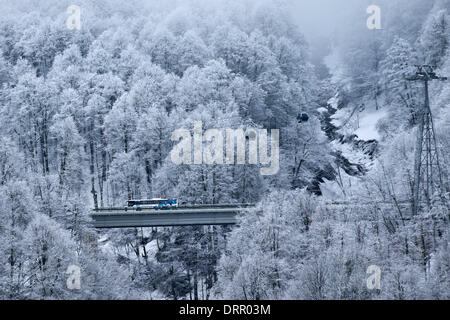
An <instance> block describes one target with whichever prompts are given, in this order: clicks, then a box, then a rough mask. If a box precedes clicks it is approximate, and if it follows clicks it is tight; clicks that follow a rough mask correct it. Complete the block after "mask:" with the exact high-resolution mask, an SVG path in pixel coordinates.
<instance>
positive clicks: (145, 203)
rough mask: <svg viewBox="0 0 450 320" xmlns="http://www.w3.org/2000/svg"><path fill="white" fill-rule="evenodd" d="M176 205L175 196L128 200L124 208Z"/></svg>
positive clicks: (162, 207) (138, 208)
mask: <svg viewBox="0 0 450 320" xmlns="http://www.w3.org/2000/svg"><path fill="white" fill-rule="evenodd" d="M176 207H178V200H177V199H176V198H168V199H162V198H153V199H142V200H128V201H127V205H126V207H125V210H127V209H131V208H134V209H136V210H142V209H155V210H159V209H172V208H176Z"/></svg>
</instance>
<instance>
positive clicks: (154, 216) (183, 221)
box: [91, 206, 246, 228]
mask: <svg viewBox="0 0 450 320" xmlns="http://www.w3.org/2000/svg"><path fill="white" fill-rule="evenodd" d="M243 210H246V209H245V208H242V207H236V206H234V207H231V206H230V207H226V208H223V207H217V206H216V207H209V208H205V207H199V208H192V207H190V208H189V209H188V208H178V209H171V210H154V209H147V210H145V209H144V210H140V211H137V210H127V211H125V209H123V208H122V209H119V208H111V209H107V208H104V209H101V210H96V211H94V212H93V213H92V214H91V217H92V219H93V220H94V227H96V228H129V227H168V226H192V225H227V224H235V223H236V214H238V213H239V212H241V211H243Z"/></svg>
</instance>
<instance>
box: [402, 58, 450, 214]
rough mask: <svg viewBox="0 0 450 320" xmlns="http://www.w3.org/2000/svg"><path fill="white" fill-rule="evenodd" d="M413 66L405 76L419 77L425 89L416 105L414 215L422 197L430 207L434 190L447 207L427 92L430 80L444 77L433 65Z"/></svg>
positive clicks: (410, 79)
mask: <svg viewBox="0 0 450 320" xmlns="http://www.w3.org/2000/svg"><path fill="white" fill-rule="evenodd" d="M416 67H417V72H416V74H415V75H413V76H409V77H406V80H408V81H422V82H423V83H424V90H425V92H424V94H425V103H424V104H423V105H421V106H420V107H419V110H418V112H417V115H418V128H417V136H416V148H415V158H414V188H413V207H412V211H413V215H417V213H418V211H419V208H420V202H421V201H423V200H425V202H426V204H427V206H428V208H431V200H432V197H433V195H434V193H435V192H436V191H438V192H439V196H440V198H441V199H442V200H443V201H444V205H445V206H447V207H448V203H447V201H446V199H445V196H444V183H443V178H442V170H441V166H440V163H439V152H438V148H437V143H436V135H435V131H434V124H433V117H432V114H431V109H430V98H429V92H428V83H429V81H432V80H439V81H445V80H447V78H446V77H439V76H437V75H436V73H435V72H434V67H432V66H429V65H418V66H416ZM422 198H424V199H422Z"/></svg>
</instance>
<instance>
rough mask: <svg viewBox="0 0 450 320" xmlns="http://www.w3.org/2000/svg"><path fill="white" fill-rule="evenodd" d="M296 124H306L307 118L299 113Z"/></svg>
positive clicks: (304, 114)
mask: <svg viewBox="0 0 450 320" xmlns="http://www.w3.org/2000/svg"><path fill="white" fill-rule="evenodd" d="M297 120H298V123H302V122H308V120H309V116H308V115H307V114H306V113H300V114H299V115H298V116H297Z"/></svg>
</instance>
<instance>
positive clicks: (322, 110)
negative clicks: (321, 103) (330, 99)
mask: <svg viewBox="0 0 450 320" xmlns="http://www.w3.org/2000/svg"><path fill="white" fill-rule="evenodd" d="M317 111H318V112H319V113H324V112H327V111H328V109H327V108H324V107H320V108H318V109H317Z"/></svg>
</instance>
